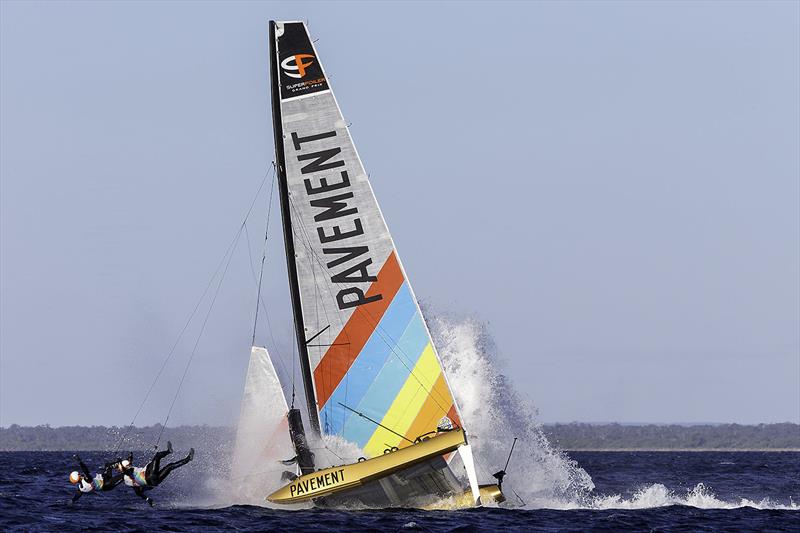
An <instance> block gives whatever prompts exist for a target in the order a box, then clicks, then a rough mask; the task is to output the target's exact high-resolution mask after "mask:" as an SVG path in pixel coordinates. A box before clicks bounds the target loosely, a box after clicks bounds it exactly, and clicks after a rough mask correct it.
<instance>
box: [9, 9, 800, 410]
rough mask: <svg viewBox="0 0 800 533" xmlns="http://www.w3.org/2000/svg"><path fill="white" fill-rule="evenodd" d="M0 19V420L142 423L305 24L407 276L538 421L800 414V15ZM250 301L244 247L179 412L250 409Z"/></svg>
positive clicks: (238, 206)
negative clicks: (271, 42)
mask: <svg viewBox="0 0 800 533" xmlns="http://www.w3.org/2000/svg"><path fill="white" fill-rule="evenodd" d="M0 15H2V20H0V24H1V25H2V27H1V29H2V31H1V32H0V45H2V49H1V50H0V61H1V62H2V65H1V67H0V68H2V72H1V74H2V79H1V80H0V111H1V113H2V119H1V122H0V149H1V150H2V154H1V155H2V157H1V158H0V159H1V160H0V172H1V178H2V183H1V187H0V208H1V209H2V212H1V213H0V217H1V218H0V222H1V223H2V227H1V228H0V237H2V242H1V243H0V254H1V255H0V283H1V285H0V292H1V293H2V298H1V301H0V350H1V353H0V355H1V356H2V358H1V359H0V424H2V425H8V424H11V423H20V424H39V423H50V424H53V425H62V424H78V423H80V424H124V423H126V422H128V421H129V420H130V418H131V416H132V415H133V413H134V412H135V410H136V408H137V407H138V404H139V401H140V400H141V398H142V397H143V396H144V393H145V392H146V390H147V388H148V386H149V384H150V382H151V379H152V377H153V375H154V374H155V372H156V371H157V370H158V367H159V365H160V363H161V361H162V360H163V358H164V355H165V354H166V352H167V351H168V350H169V348H170V346H171V344H172V343H173V342H174V340H175V337H176V335H177V334H178V332H179V331H180V329H181V327H182V326H183V322H184V321H185V319H186V317H187V315H188V313H189V312H190V311H191V309H192V307H193V306H194V303H195V301H196V299H197V297H198V296H199V294H200V293H201V292H202V290H203V288H204V287H205V285H206V283H207V282H208V278H209V276H210V274H211V272H212V271H213V270H214V268H215V267H216V264H217V262H218V261H219V258H220V257H221V256H222V253H223V251H224V250H225V248H226V246H227V245H228V243H229V242H230V239H231V238H232V236H233V234H234V233H235V231H236V229H237V227H238V225H239V224H240V223H241V220H242V217H243V215H244V212H245V211H246V209H247V207H248V205H249V203H250V201H251V200H252V198H253V195H254V193H255V191H256V189H257V188H258V186H259V184H260V183H261V181H262V179H263V176H264V174H265V172H266V170H267V169H268V167H269V165H270V162H271V161H272V158H273V155H272V153H273V146H272V131H271V120H270V111H269V85H268V79H267V46H268V42H267V21H268V20H269V19H271V18H274V19H284V20H291V19H304V20H305V19H307V20H308V21H309V23H310V29H311V31H312V33H313V35H314V36H315V38H319V41H318V43H317V48H318V51H319V53H320V55H321V56H322V59H323V61H324V62H325V66H326V70H327V71H328V73H329V75H330V76H331V78H332V85H333V88H334V90H335V91H336V94H337V97H338V99H339V102H340V105H341V107H342V110H343V112H344V114H345V117H346V119H347V120H348V121H349V122H352V127H351V132H352V134H353V137H354V139H355V141H356V144H357V146H358V149H359V152H360V153H361V156H362V158H363V160H364V164H365V166H366V168H367V171H368V172H369V173H370V175H371V178H372V182H373V187H374V189H375V192H376V194H377V196H378V199H379V201H380V203H381V207H382V209H383V211H384V215H385V216H386V219H387V222H388V224H389V227H390V229H391V230H392V233H393V235H394V238H395V241H396V243H397V246H398V249H399V251H400V254H401V255H402V257H403V261H404V264H405V267H406V270H407V271H408V273H409V276H410V279H411V281H412V283H413V284H414V288H415V292H416V293H417V294H418V295H419V296H420V297H421V298H422V299H423V300H424V301H425V302H426V303H427V304H429V305H430V306H432V307H434V308H436V309H438V310H440V311H442V312H447V313H455V314H458V315H461V316H466V317H475V318H477V319H479V320H482V321H485V322H488V324H489V329H490V331H491V333H492V335H493V337H494V339H495V341H496V343H497V347H498V351H499V352H500V355H501V357H502V358H503V359H504V360H505V362H506V368H505V371H506V372H507V373H508V374H509V375H511V376H512V379H513V382H514V383H515V386H516V387H517V388H518V389H520V390H521V391H523V392H524V393H525V394H526V395H528V396H529V397H530V398H531V399H532V400H533V402H534V403H535V404H536V405H537V406H538V407H539V411H540V416H541V418H542V420H545V421H573V420H579V421H621V422H676V421H677V422H703V421H711V422H729V421H735V422H744V423H756V422H776V421H794V422H800V326H798V324H799V323H800V281H799V278H800V153H799V152H798V145H800V103H798V94H800V67H798V65H799V64H800V52H799V51H798V50H800V37H799V35H800V30H799V29H798V28H799V27H800V22H799V21H800V4H798V3H796V2H773V3H769V2H759V3H748V2H730V3H728V2H707V3H702V2H701V3H684V2H681V3H671V2H666V3H659V2H646V3H645V2H642V3H634V2H620V3H613V2H612V3H604V2H586V3H533V2H532V3H521V2H520V3H500V2H491V3H478V2H475V3H464V4H457V3H416V4H415V3H397V4H393V3H380V4H368V3H322V2H320V3H302V2H293V3H257V2H246V3H235V2H234V3H214V2H202V3H192V2H175V3H155V2H154V3H125V2H114V3H95V2H88V3H66V2H51V3H32V2H30V3H29V2H25V3H21V2H3V3H2V4H0ZM265 192H266V191H265ZM259 210H260V211H259ZM266 210H267V202H266V194H262V196H261V197H260V198H259V200H258V203H257V209H256V213H258V216H255V217H254V218H253V220H251V222H250V224H249V225H248V236H249V237H250V241H251V243H252V244H251V246H252V253H253V254H254V255H256V256H258V254H259V253H260V240H261V235H262V233H263V227H264V220H265V212H266ZM274 214H275V213H273V215H274ZM272 222H273V223H275V224H276V223H277V222H278V220H277V218H274V219H273V220H272ZM277 227H278V226H277V224H276V225H274V226H273V227H272V230H271V231H272V234H271V237H272V241H271V244H270V247H269V260H268V262H267V270H266V272H265V279H266V280H267V281H266V286H265V293H266V294H267V301H268V303H269V305H270V313H271V318H272V322H273V331H274V335H275V338H276V343H275V346H274V347H273V350H274V351H276V352H280V353H281V354H282V356H283V358H284V361H285V362H286V364H291V359H290V355H289V349H288V346H289V339H290V327H291V326H290V314H289V311H288V309H287V305H288V292H287V288H286V276H285V271H284V260H283V257H282V255H281V254H282V243H281V241H280V232H279V231H278V230H277ZM254 302H255V287H254V282H253V277H252V274H251V271H250V267H249V265H248V254H247V247H246V246H239V248H237V251H236V255H235V256H234V259H233V260H232V262H231V267H230V270H229V272H228V274H227V276H226V279H225V284H224V286H223V288H222V290H221V292H220V296H219V299H218V301H217V303H216V306H215V310H214V314H212V316H211V319H210V321H209V326H208V328H207V330H206V333H205V335H204V337H203V340H202V342H201V344H200V347H199V349H198V352H197V355H196V358H195V361H194V362H193V364H192V367H191V369H190V373H189V374H188V376H187V379H186V384H185V386H184V389H183V391H182V393H181V395H180V397H179V399H178V401H177V403H176V406H175V410H174V414H173V420H172V421H173V422H175V423H181V422H189V423H203V422H205V423H211V424H220V423H230V421H231V420H232V419H233V417H235V415H236V413H237V412H238V402H239V400H240V397H241V386H242V382H243V379H244V372H245V368H246V365H247V357H248V353H249V343H250V334H251V331H250V330H251V327H252V314H253V308H254ZM193 335H196V330H190V331H189V333H188V336H187V339H192V338H193ZM260 335H262V336H264V337H265V338H266V335H265V334H264V331H261V332H260ZM270 342H271V341H270ZM190 350H191V342H188V343H184V345H181V346H180V347H179V349H178V351H177V352H176V355H175V358H174V360H173V361H171V362H170V364H169V365H168V366H167V368H166V369H165V372H164V377H163V381H162V382H160V383H159V385H158V386H157V387H156V389H155V390H154V393H153V396H152V399H151V401H150V402H148V403H147V404H146V405H145V408H144V410H143V412H142V415H141V417H140V419H139V422H141V423H152V422H155V421H158V420H160V419H162V418H163V416H164V412H165V409H166V406H167V405H168V403H169V401H170V400H171V395H172V393H173V392H174V388H175V384H176V383H177V381H178V379H179V378H180V374H181V372H182V371H183V364H184V362H185V360H186V357H187V355H188V353H189V351H190Z"/></svg>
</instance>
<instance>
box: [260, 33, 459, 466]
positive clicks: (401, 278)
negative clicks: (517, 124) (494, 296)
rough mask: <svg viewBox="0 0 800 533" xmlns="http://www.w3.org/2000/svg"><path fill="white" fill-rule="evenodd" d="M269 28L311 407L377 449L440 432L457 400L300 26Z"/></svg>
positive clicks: (323, 420) (324, 425)
mask: <svg viewBox="0 0 800 533" xmlns="http://www.w3.org/2000/svg"><path fill="white" fill-rule="evenodd" d="M271 30H272V31H271V32H270V34H271V38H272V42H271V51H272V54H273V56H272V58H271V63H272V79H273V117H274V120H275V130H276V153H277V163H278V167H279V180H280V183H281V201H282V207H283V209H282V211H283V217H284V229H285V237H286V240H287V242H286V245H287V261H288V266H289V271H290V282H291V284H292V298H293V306H294V309H295V324H296V326H297V330H298V343H299V344H300V350H301V362H303V363H304V366H305V368H304V369H303V370H304V380H305V381H306V384H307V387H306V396H308V397H309V398H311V401H310V402H309V403H310V407H309V410H310V411H312V412H311V416H312V418H313V417H314V416H315V415H316V414H317V412H318V413H319V420H318V423H319V427H320V429H321V430H322V432H324V433H326V434H332V435H341V436H342V437H344V438H345V439H347V440H349V441H351V442H354V443H356V444H358V445H359V446H360V447H361V448H362V449H363V450H364V452H365V454H366V455H367V456H376V455H380V454H381V453H383V450H384V449H386V448H387V447H392V446H397V447H401V448H402V447H404V446H406V445H408V444H409V441H413V440H414V439H415V438H416V437H418V436H420V435H422V434H425V433H427V432H431V431H435V430H436V427H437V423H438V422H439V420H440V419H442V417H445V416H447V417H449V418H450V419H451V420H452V421H453V422H454V423H455V424H457V425H460V420H459V415H458V409H457V406H456V405H455V403H454V400H453V395H452V394H451V392H450V388H449V386H448V384H447V380H446V379H445V376H444V373H443V371H442V365H441V362H440V360H439V357H438V355H437V353H436V349H435V347H434V346H433V343H432V341H431V337H430V333H429V331H428V328H427V326H426V324H425V321H424V319H423V317H422V313H421V312H420V308H419V305H418V303H417V300H416V298H415V296H414V293H413V291H412V289H411V285H410V284H409V282H408V278H407V276H406V275H405V271H404V270H403V267H402V264H401V263H400V258H399V256H398V254H397V250H396V249H395V246H394V242H393V241H392V238H391V235H390V234H389V231H388V229H387V227H386V223H385V221H384V219H383V216H382V215H381V211H380V209H379V207H378V204H377V202H376V200H375V196H374V194H373V192H372V187H371V186H370V183H369V180H368V178H367V174H366V172H365V171H364V168H363V166H362V164H361V160H360V159H359V156H358V153H357V152H356V149H355V146H354V145H353V141H352V139H351V138H350V132H349V131H348V128H347V125H346V123H345V121H344V119H343V118H342V114H341V111H340V110H339V106H338V104H337V102H336V99H335V98H334V96H333V93H332V91H331V87H330V85H329V81H328V77H327V76H326V75H325V72H324V70H323V68H322V64H321V62H320V59H319V55H318V54H317V51H316V49H315V48H314V45H313V43H312V42H311V39H310V38H309V35H308V31H307V29H306V27H305V24H303V23H302V22H278V23H274V24H273V25H271ZM344 406H347V407H348V408H349V409H347V408H345V407H344ZM351 409H352V410H353V411H356V412H359V413H363V414H364V415H366V416H368V417H370V418H372V419H373V420H376V421H378V422H380V424H381V425H383V426H385V427H386V428H388V430H387V429H383V428H381V427H380V426H378V425H376V424H375V423H373V422H370V421H368V420H367V419H365V418H364V417H362V416H359V415H358V414H356V413H355V412H353V411H351ZM314 422H315V421H314V420H313V419H312V425H313V424H314ZM406 439H408V440H406Z"/></svg>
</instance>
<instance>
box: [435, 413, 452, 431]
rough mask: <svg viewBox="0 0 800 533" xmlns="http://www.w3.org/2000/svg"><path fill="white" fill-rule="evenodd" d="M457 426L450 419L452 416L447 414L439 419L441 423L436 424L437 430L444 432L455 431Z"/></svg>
mask: <svg viewBox="0 0 800 533" xmlns="http://www.w3.org/2000/svg"><path fill="white" fill-rule="evenodd" d="M455 427H456V426H455V424H453V421H452V420H450V417H449V416H446V415H445V416H443V417H442V418H441V420H439V423H438V424H436V432H437V433H443V432H445V431H453V430H454V429H455Z"/></svg>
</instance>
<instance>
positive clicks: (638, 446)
mask: <svg viewBox="0 0 800 533" xmlns="http://www.w3.org/2000/svg"><path fill="white" fill-rule="evenodd" d="M541 429H542V431H543V433H544V434H545V436H546V437H547V440H548V441H549V442H550V444H551V445H552V446H553V447H554V448H557V449H559V450H564V451H566V452H567V453H569V452H800V425H799V424H792V423H783V424H759V425H749V426H747V425H740V424H713V425H712V424H705V425H692V426H680V425H675V424H673V425H652V424H651V425H640V426H634V425H622V424H580V423H575V424H545V425H542V426H541ZM159 435H160V436H161V440H160V444H161V445H164V444H165V443H166V441H167V440H171V441H172V442H173V443H174V444H176V445H178V446H180V447H182V448H188V447H189V446H193V447H195V448H202V449H215V450H219V451H222V452H224V453H229V452H230V448H231V447H232V446H233V442H234V439H235V436H236V430H235V428H232V427H226V426H177V427H167V428H163V430H162V427H161V426H160V425H154V426H147V427H135V428H132V429H130V430H128V428H125V427H117V426H111V427H107V426H91V427H86V426H64V427H50V426H48V425H43V426H35V427H30V426H27V427H26V426H19V425H11V426H9V427H0V451H72V450H81V451H110V450H117V449H120V450H147V449H152V448H153V445H154V444H155V443H156V441H158V437H159ZM123 436H124V439H123Z"/></svg>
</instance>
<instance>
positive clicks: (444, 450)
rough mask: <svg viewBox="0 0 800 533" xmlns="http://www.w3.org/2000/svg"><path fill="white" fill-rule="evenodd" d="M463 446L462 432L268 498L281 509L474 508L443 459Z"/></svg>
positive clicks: (308, 478) (308, 479)
mask: <svg viewBox="0 0 800 533" xmlns="http://www.w3.org/2000/svg"><path fill="white" fill-rule="evenodd" d="M465 444H466V436H465V434H464V431H463V430H462V429H460V428H458V429H455V430H452V431H448V432H446V433H440V434H438V435H437V436H435V437H432V438H430V439H428V440H425V441H423V442H419V443H416V444H414V445H412V446H408V447H406V448H403V449H400V450H397V451H394V452H389V453H386V454H384V455H381V456H378V457H373V458H372V459H366V460H364V461H359V462H357V463H352V464H346V465H342V466H335V467H331V468H326V469H323V470H319V471H317V472H314V473H311V474H307V475H304V476H300V477H298V478H297V479H295V480H294V481H292V482H291V483H289V484H287V485H285V486H284V487H281V488H280V489H278V490H277V491H275V492H273V493H272V494H270V495H269V496H267V498H266V499H267V500H268V501H270V502H272V503H278V504H294V503H302V502H307V501H309V500H313V501H314V503H315V504H317V505H321V506H341V505H353V504H356V505H358V504H360V505H366V506H377V507H384V506H407V507H408V506H419V507H425V506H426V505H434V502H436V501H438V500H440V499H441V498H444V497H453V500H452V501H453V502H459V503H463V507H472V506H474V501H473V499H472V496H471V493H470V492H467V493H464V494H462V490H461V489H460V488H457V487H460V483H459V482H458V480H457V479H456V478H455V476H454V475H453V474H452V472H450V469H449V467H448V465H447V462H446V461H445V460H444V457H443V456H444V455H446V454H448V453H451V452H453V451H455V450H457V449H458V448H459V447H460V446H463V445H465ZM483 492H484V491H483V490H481V493H482V496H483ZM497 492H498V493H499V491H497ZM486 496H487V499H486V500H485V501H493V500H496V499H497V498H495V497H494V496H493V495H492V494H491V492H486ZM462 500H463V501H462Z"/></svg>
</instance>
